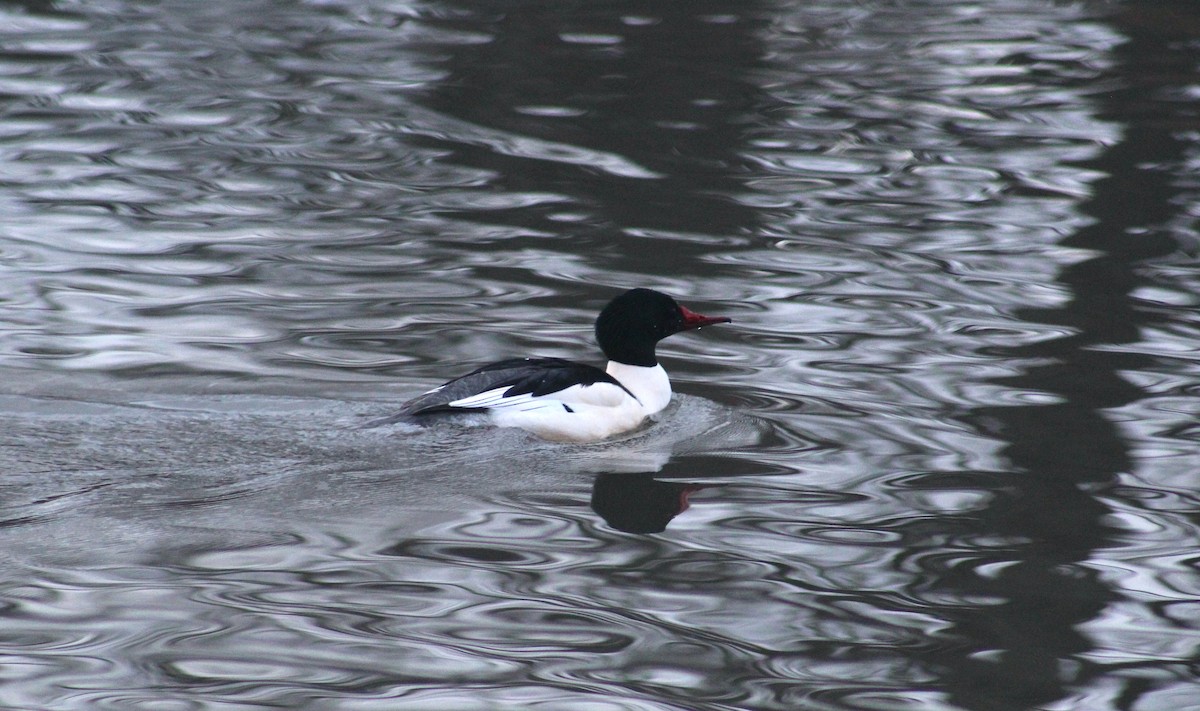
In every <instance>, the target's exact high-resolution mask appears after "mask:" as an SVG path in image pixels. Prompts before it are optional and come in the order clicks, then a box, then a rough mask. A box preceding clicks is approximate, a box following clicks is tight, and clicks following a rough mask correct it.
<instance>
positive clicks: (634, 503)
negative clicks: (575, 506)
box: [592, 474, 711, 533]
mask: <svg viewBox="0 0 1200 711" xmlns="http://www.w3.org/2000/svg"><path fill="white" fill-rule="evenodd" d="M708 488H711V487H710V486H706V485H704V484H686V483H679V482H673V481H659V480H657V479H655V478H654V477H653V475H650V474H600V475H598V476H597V477H596V479H595V481H594V482H593V483H592V510H593V511H595V512H596V513H597V514H598V515H599V516H600V517H601V518H603V519H604V521H605V522H606V523H608V525H610V526H612V527H613V528H615V529H617V530H620V531H625V532H627V533H659V532H661V531H664V530H666V528H667V524H669V523H670V522H671V519H673V518H675V517H676V516H678V515H679V514H681V513H683V512H684V511H687V509H688V507H689V506H691V502H690V501H689V498H690V497H691V495H692V494H694V493H695V492H697V491H703V490H704V489H708Z"/></svg>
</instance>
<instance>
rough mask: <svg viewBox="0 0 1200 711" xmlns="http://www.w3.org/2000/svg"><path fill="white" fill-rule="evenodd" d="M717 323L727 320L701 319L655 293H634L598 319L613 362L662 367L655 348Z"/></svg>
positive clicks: (611, 304)
mask: <svg viewBox="0 0 1200 711" xmlns="http://www.w3.org/2000/svg"><path fill="white" fill-rule="evenodd" d="M715 323H730V319H727V318H725V317H723V316H722V317H712V316H701V315H700V314H698V313H695V312H693V311H689V310H687V309H685V308H684V307H682V306H680V305H679V304H677V303H675V299H672V298H671V297H669V296H667V295H666V294H663V293H661V292H658V291H654V290H652V289H630V290H629V291H627V292H625V293H624V294H621V295H620V296H618V297H617V298H615V299H613V300H612V301H610V302H608V306H605V307H604V310H603V311H601V312H600V316H599V317H597V318H596V341H597V342H598V343H599V344H600V349H601V350H603V351H604V355H605V356H607V357H608V359H609V360H615V361H617V362H618V363H625V364H627V365H640V366H645V367H653V366H656V365H658V359H657V358H656V357H655V355H654V347H655V346H656V345H658V342H659V341H661V340H662V339H664V338H666V337H667V336H670V335H671V334H673V333H679V332H680V331H689V330H691V329H693V328H700V327H701V326H711V325H713V324H715Z"/></svg>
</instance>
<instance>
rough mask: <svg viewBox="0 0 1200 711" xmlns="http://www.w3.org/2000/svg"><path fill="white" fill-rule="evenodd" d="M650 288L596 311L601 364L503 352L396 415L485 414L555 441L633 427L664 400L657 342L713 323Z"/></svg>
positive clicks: (666, 383) (667, 386) (667, 385)
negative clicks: (503, 356) (504, 357)
mask: <svg viewBox="0 0 1200 711" xmlns="http://www.w3.org/2000/svg"><path fill="white" fill-rule="evenodd" d="M731 322H732V319H729V318H727V317H724V316H704V315H702V314H698V313H696V312H694V311H691V310H690V309H688V308H686V307H684V306H681V305H680V304H679V303H677V302H676V301H675V299H673V298H672V297H670V296H668V295H667V294H664V293H662V292H660V291H655V290H653V289H646V288H637V289H630V290H628V291H626V292H624V293H622V294H620V295H619V296H617V297H616V298H614V299H612V300H611V301H610V302H608V304H607V305H606V306H605V307H604V308H603V309H602V310H601V311H600V314H599V316H597V317H596V324H595V335H596V342H597V344H598V345H599V346H600V350H601V351H602V352H603V353H604V356H605V357H606V358H607V359H608V364H607V366H606V367H605V368H603V369H601V368H598V367H596V366H593V365H589V364H586V363H577V362H574V361H569V360H564V359H562V358H510V359H508V360H502V361H499V362H496V363H490V364H488V365H485V366H483V367H481V368H476V369H475V370H473V371H471V372H469V373H467V374H466V375H462V376H460V377H457V378H455V379H453V380H450V381H448V382H446V383H443V384H442V385H439V386H437V387H436V388H433V389H432V390H429V391H427V392H425V393H422V394H421V395H418V396H417V397H415V398H413V399H411V400H409V401H408V402H406V403H404V404H403V405H401V411H400V415H401V416H403V417H406V418H411V419H416V420H422V419H425V418H429V417H431V416H435V415H448V414H451V415H452V414H467V413H485V414H487V415H488V416H489V417H490V418H491V421H492V423H493V424H495V425H496V426H498V427H517V428H520V429H523V430H525V431H527V432H530V433H532V434H534V435H536V436H538V437H540V438H542V439H545V440H550V441H558V442H578V443H584V442H598V441H601V440H605V439H608V438H611V437H614V436H616V435H620V434H623V433H627V432H630V431H633V430H636V429H638V428H639V427H641V426H642V424H643V423H644V422H645V421H646V420H647V418H649V417H650V416H651V415H654V414H656V413H658V412H661V411H662V410H663V408H665V407H666V406H667V405H668V403H670V402H671V381H670V378H668V377H667V372H666V370H664V369H663V367H662V365H661V364H660V363H659V362H658V357H657V353H656V348H657V346H658V342H659V341H661V340H662V339H664V338H667V337H668V336H672V335H674V334H676V333H681V332H683V331H691V330H696V329H700V328H703V327H705V326H713V325H716V324H719V323H731Z"/></svg>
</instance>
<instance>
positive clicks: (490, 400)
mask: <svg viewBox="0 0 1200 711" xmlns="http://www.w3.org/2000/svg"><path fill="white" fill-rule="evenodd" d="M510 388H511V386H505V387H502V388H494V389H492V390H486V391H484V392H481V393H479V394H477V395H472V396H470V397H464V398H461V399H458V400H454V401H453V402H449V403H447V405H449V406H450V407H463V408H476V407H481V408H487V409H490V410H499V409H504V410H507V409H509V408H512V409H516V410H519V411H530V410H542V409H547V408H554V409H558V410H560V411H562V412H573V409H572V407H573V406H591V407H619V406H620V405H621V404H622V403H624V402H625V400H626V399H628V398H629V394H628V393H626V392H625V390H624V389H622V388H621V387H620V386H618V385H613V384H612V383H595V384H592V385H572V386H571V387H569V388H565V389H563V390H559V391H558V392H554V393H550V394H549V395H542V396H540V397H534V396H533V395H530V394H529V393H525V394H523V395H513V396H511V397H505V396H504V393H506V392H507V391H508V390H509V389H510ZM564 405H565V406H566V407H564Z"/></svg>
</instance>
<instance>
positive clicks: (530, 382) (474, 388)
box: [400, 358, 633, 415]
mask: <svg viewBox="0 0 1200 711" xmlns="http://www.w3.org/2000/svg"><path fill="white" fill-rule="evenodd" d="M595 383H612V384H614V385H616V386H617V387H620V388H621V389H623V390H624V389H625V386H624V385H621V383H620V382H619V381H618V380H617V379H616V378H614V377H612V376H611V375H609V374H608V373H605V372H604V371H603V370H600V369H599V368H597V367H595V366H591V365H584V364H583V363H572V362H571V361H569V360H563V359H561V358H512V359H510V360H502V361H500V362H498V363H491V364H489V365H485V366H483V367H482V368H478V369H476V370H473V371H471V372H470V373H467V374H466V375H464V376H462V377H461V378H455V379H454V380H451V381H450V382H448V383H445V384H444V385H442V386H440V387H438V388H435V389H433V390H430V391H429V392H427V393H425V394H424V395H420V396H418V397H415V398H413V399H412V400H409V401H408V402H406V403H404V405H403V406H402V407H401V410H400V414H402V415H429V414H433V413H438V412H470V411H472V410H483V409H487V408H466V407H451V406H450V403H452V402H454V401H456V400H461V399H463V398H466V397H471V396H472V395H478V394H479V393H484V392H487V391H489V390H496V389H498V388H508V390H506V391H505V392H504V397H512V396H515V395H524V394H526V393H528V394H530V395H533V396H534V397H540V396H543V395H550V394H551V393H556V392H558V391H560V390H565V389H567V388H569V387H571V386H572V385H593V384H595ZM626 392H629V391H628V390H626ZM632 395H633V394H632V393H630V396H632Z"/></svg>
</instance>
